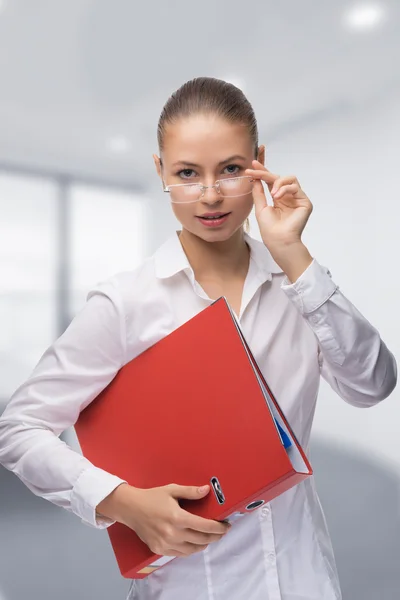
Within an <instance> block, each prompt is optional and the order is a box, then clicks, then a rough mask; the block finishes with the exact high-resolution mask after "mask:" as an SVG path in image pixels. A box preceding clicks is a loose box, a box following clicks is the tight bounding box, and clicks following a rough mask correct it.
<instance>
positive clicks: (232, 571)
mask: <svg viewBox="0 0 400 600" xmlns="http://www.w3.org/2000/svg"><path fill="white" fill-rule="evenodd" d="M158 141H159V153H160V156H159V157H158V156H154V161H155V165H156V169H157V172H158V175H159V176H160V178H161V181H162V185H163V188H164V190H165V192H167V193H168V196H165V199H166V200H170V201H171V206H172V209H173V211H174V213H175V215H176V217H177V219H178V220H179V221H180V223H181V225H182V229H181V231H179V232H177V233H176V234H175V235H173V236H172V238H171V239H170V240H169V241H167V242H166V243H165V244H164V245H163V246H162V247H161V248H160V249H159V250H158V251H157V252H156V253H155V255H154V256H153V257H151V258H150V259H148V260H147V261H146V262H145V263H144V264H143V265H142V266H141V267H140V268H138V269H136V270H134V271H132V272H125V273H120V274H118V275H115V276H114V277H112V278H111V279H109V280H107V281H105V282H103V283H102V284H100V285H98V286H97V287H96V288H95V289H93V290H92V291H91V292H90V294H89V296H88V301H87V303H86V305H85V307H84V308H83V310H82V311H81V312H80V313H79V314H78V315H77V316H76V317H75V319H74V320H73V321H72V323H71V325H70V326H69V328H68V329H67V331H66V332H65V333H64V334H63V335H62V336H61V337H60V338H59V339H58V340H57V341H56V342H55V343H54V344H53V345H52V346H51V347H50V348H49V349H48V350H47V351H46V353H45V354H44V355H43V357H42V358H41V360H40V362H39V363H38V365H37V367H36V368H35V370H34V372H33V373H32V375H31V377H30V378H29V379H28V380H27V381H26V382H25V383H24V384H23V385H22V386H21V387H20V388H19V389H18V390H17V391H16V392H15V394H14V396H13V398H12V399H11V401H10V403H9V404H8V406H7V408H6V410H5V412H4V414H3V416H2V418H1V420H0V461H1V463H2V464H3V465H4V466H5V467H6V468H8V469H10V470H12V471H13V472H14V473H15V474H16V475H17V476H18V477H19V478H20V479H21V480H22V481H23V482H24V483H25V484H26V485H27V486H28V487H29V488H30V489H31V490H32V492H33V493H35V494H37V495H39V496H42V497H43V498H46V499H47V500H50V501H51V502H53V503H54V504H57V505H59V506H62V507H64V508H65V509H67V510H70V511H72V512H74V513H75V514H76V515H77V516H78V517H80V518H81V519H82V520H83V522H85V523H87V524H89V525H92V526H94V527H97V528H99V529H101V528H105V527H107V526H109V525H110V524H111V523H112V522H114V521H120V522H121V523H124V524H126V525H127V526H129V527H131V528H132V529H134V530H135V531H136V532H137V533H138V535H139V536H140V537H141V539H142V540H144V542H146V543H147V545H148V546H149V547H150V548H151V549H152V550H153V551H154V552H156V553H158V554H164V555H171V556H177V557H178V558H177V559H176V560H174V561H173V562H172V563H171V564H169V565H168V566H167V567H165V568H163V569H160V570H159V571H156V572H155V573H153V574H152V575H151V576H150V577H148V578H147V579H145V580H142V581H136V582H132V585H131V589H130V598H131V599H140V600H155V599H157V600H181V599H182V600H183V599H186V598H192V599H193V600H244V599H248V600H278V599H279V600H334V599H335V600H337V599H338V598H340V597H341V593H340V587H339V582H338V577H337V572H336V567H335V561H334V557H333V552H332V547H331V543H330V539H329V534H328V531H327V527H326V524H325V520H324V516H323V513H322V510H321V507H320V504H319V501H318V497H317V493H316V491H315V487H314V482H313V479H312V478H310V479H308V480H307V481H305V482H304V483H302V484H300V485H298V486H297V487H295V488H294V489H291V490H290V491H288V492H286V493H285V494H283V495H281V496H280V497H278V498H276V499H275V500H274V501H272V502H271V503H269V504H268V505H267V506H264V507H262V508H260V509H258V510H257V511H255V512H253V513H250V514H249V515H247V516H245V517H243V518H242V520H240V521H238V522H236V523H235V525H234V526H232V527H229V526H228V525H226V524H224V523H217V522H214V521H210V520H206V519H202V518H199V517H196V516H194V515H191V514H189V513H187V512H185V511H184V510H182V509H181V508H180V506H179V503H178V499H179V498H191V499H196V498H201V497H203V496H204V495H206V494H207V493H208V492H209V487H208V486H207V485H205V487H204V484H207V482H193V484H194V487H182V486H179V485H176V484H175V483H173V482H171V485H168V486H166V487H160V488H156V489H146V490H144V489H136V488H133V487H131V486H130V485H128V484H127V483H126V482H123V481H122V480H121V479H119V478H118V477H116V476H115V475H114V474H112V473H106V472H104V471H102V470H101V469H99V468H97V467H96V466H95V465H93V464H91V463H90V462H88V461H87V460H86V459H85V458H83V457H82V456H80V455H79V454H78V453H76V452H74V451H73V450H72V449H71V448H69V447H68V446H67V445H66V444H65V443H63V442H62V441H60V439H59V438H58V435H59V434H60V433H61V432H62V431H64V430H65V429H67V428H68V427H70V426H72V425H73V424H74V423H75V422H76V420H77V418H78V416H79V413H80V411H81V410H82V409H83V408H85V407H86V406H87V405H88V404H89V403H90V402H91V401H92V400H93V399H94V398H95V397H96V396H97V395H98V394H99V393H100V391H101V390H102V389H103V388H104V387H105V386H106V385H107V384H108V383H109V382H110V381H111V380H112V379H113V377H114V376H115V375H116V373H117V371H118V370H119V369H120V368H121V367H122V366H123V365H124V364H126V363H127V362H128V361H130V360H131V359H133V358H134V357H135V356H137V355H138V354H139V353H141V352H143V351H144V350H145V349H146V348H148V347H149V346H150V345H152V344H154V343H155V342H157V341H158V340H160V339H161V338H163V337H164V336H165V335H167V334H168V333H170V332H171V331H173V330H174V329H175V328H177V327H179V326H180V325H182V324H183V323H184V322H185V321H187V320H188V319H190V318H191V317H193V316H194V315H195V314H196V313H198V312H199V311H201V310H203V309H204V308H205V307H207V306H208V305H209V304H210V303H211V302H212V301H213V300H214V299H216V298H218V297H220V296H222V295H223V296H225V297H226V298H227V299H228V301H229V302H230V304H231V306H232V308H233V310H234V311H235V313H236V315H237V317H238V319H239V322H240V325H241V328H242V330H243V332H244V335H245V337H246V339H247V341H248V343H249V345H250V347H251V349H252V351H253V353H254V355H255V358H256V359H257V361H258V364H259V365H260V367H261V369H262V370H263V372H264V374H265V377H266V379H267V381H268V382H269V385H270V387H271V389H272V390H273V392H274V393H275V394H276V397H277V399H278V401H279V402H280V404H281V406H282V409H283V411H284V413H285V415H286V417H287V418H288V420H289V422H290V423H291V425H292V427H293V429H294V431H295V433H296V435H297V437H298V439H299V441H300V443H301V444H302V446H303V448H305V449H307V447H308V443H309V438H310V430H311V425H312V421H313V415H314V410H315V404H316V399H317V394H318V386H319V381H320V376H321V375H322V377H324V378H325V379H326V380H327V381H328V382H329V383H330V385H331V386H332V387H333V388H334V390H335V391H336V392H337V393H338V395H339V396H340V397H341V398H343V399H344V400H345V401H346V402H349V403H350V404H353V405H354V406H359V407H369V406H372V405H374V404H376V403H377V402H379V401H381V400H383V399H384V398H386V397H387V396H388V395H389V394H390V393H391V392H392V390H393V388H394V386H395V384H396V364H395V361H394V358H393V356H392V354H391V353H390V352H389V350H388V349H387V348H386V346H385V344H384V343H383V342H382V340H381V339H380V336H379V333H378V332H377V331H376V329H374V328H373V327H372V325H371V324H370V323H369V322H368V321H367V320H366V319H365V318H364V317H363V316H362V315H361V314H360V313H359V312H358V311H357V309H356V308H355V307H354V306H353V305H352V304H351V303H350V302H349V301H348V300H347V299H346V298H345V297H344V296H343V294H342V293H341V292H340V291H339V289H338V287H337V285H336V284H335V283H334V282H333V280H332V278H331V275H330V273H329V271H328V270H327V269H326V268H324V267H322V266H321V265H320V264H319V263H318V262H317V260H316V259H315V258H313V257H312V256H311V255H310V253H309V251H308V249H307V248H306V246H305V245H304V243H303V242H302V231H303V229H304V227H305V225H306V223H307V221H308V218H309V216H310V214H311V211H312V205H311V202H310V200H309V199H308V198H307V196H306V194H305V193H304V191H303V190H302V189H301V187H300V184H299V182H298V180H297V179H296V177H295V176H293V175H292V176H279V175H275V174H274V173H271V172H270V171H269V170H268V169H267V168H266V167H265V166H264V146H259V145H258V134H257V124H256V119H255V116H254V113H253V110H252V107H251V105H250V104H249V102H248V100H247V99H246V98H245V97H244V95H243V93H242V92H241V91H240V90H238V89H237V88H235V87H234V86H233V85H231V84H229V83H226V82H223V81H220V80H215V79H211V78H199V79H195V80H193V81H190V82H188V83H186V84H185V85H183V86H182V87H181V88H180V89H179V90H178V91H177V92H176V93H174V94H173V95H172V97H171V98H170V99H169V100H168V102H167V103H166V105H165V107H164V109H163V112H162V114H161V117H160V121H159V125H158ZM262 182H265V184H266V185H267V186H268V188H269V191H270V194H271V197H272V200H273V205H268V204H267V200H266V196H265V193H264V187H263V183H262ZM253 205H255V212H256V217H257V221H258V225H259V228H260V232H261V236H262V240H263V243H261V242H258V241H256V240H254V239H252V238H251V237H250V236H249V235H248V234H247V233H246V232H245V229H246V220H247V218H248V216H249V214H250V212H251V210H252V208H253ZM116 233H117V232H116ZM199 360H200V361H202V362H203V363H204V369H205V371H206V370H207V369H218V365H214V364H213V365H210V364H208V363H207V357H206V356H199ZM222 375H223V376H226V375H224V374H221V376H222ZM132 401H133V402H134V401H135V399H134V398H133V399H132ZM167 401H168V399H167V398H166V402H167ZM148 427H149V428H150V427H151V423H149V424H148ZM178 483H179V482H178ZM196 486H203V487H196Z"/></svg>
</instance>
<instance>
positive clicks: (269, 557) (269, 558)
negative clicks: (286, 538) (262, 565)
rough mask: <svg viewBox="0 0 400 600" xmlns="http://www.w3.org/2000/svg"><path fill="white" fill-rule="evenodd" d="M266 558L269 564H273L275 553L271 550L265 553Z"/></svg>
mask: <svg viewBox="0 0 400 600" xmlns="http://www.w3.org/2000/svg"><path fill="white" fill-rule="evenodd" d="M267 560H268V562H269V563H270V564H271V565H273V564H274V562H275V554H274V553H273V552H270V553H269V554H267Z"/></svg>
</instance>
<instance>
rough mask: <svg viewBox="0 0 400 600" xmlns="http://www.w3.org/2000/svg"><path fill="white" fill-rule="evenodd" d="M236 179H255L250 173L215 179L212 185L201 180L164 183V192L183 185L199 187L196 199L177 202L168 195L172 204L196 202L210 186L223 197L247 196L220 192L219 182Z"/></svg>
mask: <svg viewBox="0 0 400 600" xmlns="http://www.w3.org/2000/svg"><path fill="white" fill-rule="evenodd" d="M237 179H249V180H250V183H254V181H255V180H254V179H253V178H252V177H250V175H242V176H240V177H230V178H226V179H217V180H216V181H215V183H214V185H204V184H203V183H201V182H199V183H173V184H171V185H165V186H164V192H165V193H167V194H168V193H170V192H171V188H184V187H194V186H197V187H198V188H199V189H200V196H199V197H198V198H196V200H187V201H184V202H177V201H176V200H172V197H170V198H171V202H172V203H173V204H193V203H194V202H198V201H199V200H202V199H203V198H204V196H205V193H206V190H207V189H212V188H215V189H216V191H217V193H218V194H219V195H220V196H222V197H223V198H239V197H240V196H247V195H248V194H237V195H236V196H227V195H226V194H222V193H221V182H224V181H233V180H237ZM248 193H249V194H250V193H251V192H248Z"/></svg>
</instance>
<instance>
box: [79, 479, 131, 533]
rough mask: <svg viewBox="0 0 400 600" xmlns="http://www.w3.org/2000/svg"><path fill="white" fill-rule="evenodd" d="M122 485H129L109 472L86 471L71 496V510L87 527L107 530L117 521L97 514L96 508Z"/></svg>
mask: <svg viewBox="0 0 400 600" xmlns="http://www.w3.org/2000/svg"><path fill="white" fill-rule="evenodd" d="M121 483H127V482H126V481H125V480H124V479H120V478H119V477H116V476H115V475H111V473H107V471H103V470H102V469H99V468H97V467H89V468H88V469H85V470H84V471H83V472H82V473H81V474H80V476H79V477H78V479H77V481H76V483H75V485H74V487H73V490H72V496H71V508H72V510H73V512H74V513H75V514H76V515H78V517H80V518H81V520H82V522H83V523H84V524H85V525H89V526H91V527H95V528H97V529H105V528H106V527H109V526H110V525H113V523H115V521H112V520H111V519H107V518H106V517H103V516H101V515H98V514H96V506H97V505H98V504H100V502H101V501H102V500H104V498H106V497H107V496H108V495H109V494H111V492H113V491H114V490H115V488H117V487H118V486H119V485H121Z"/></svg>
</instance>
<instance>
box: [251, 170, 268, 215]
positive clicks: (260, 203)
mask: <svg viewBox="0 0 400 600" xmlns="http://www.w3.org/2000/svg"><path fill="white" fill-rule="evenodd" d="M253 200H254V206H255V210H256V216H258V215H259V214H260V213H261V211H262V210H263V209H264V208H266V207H267V206H268V204H267V197H266V195H265V192H264V187H263V184H262V183H261V181H260V180H259V179H256V180H255V181H254V184H253Z"/></svg>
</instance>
